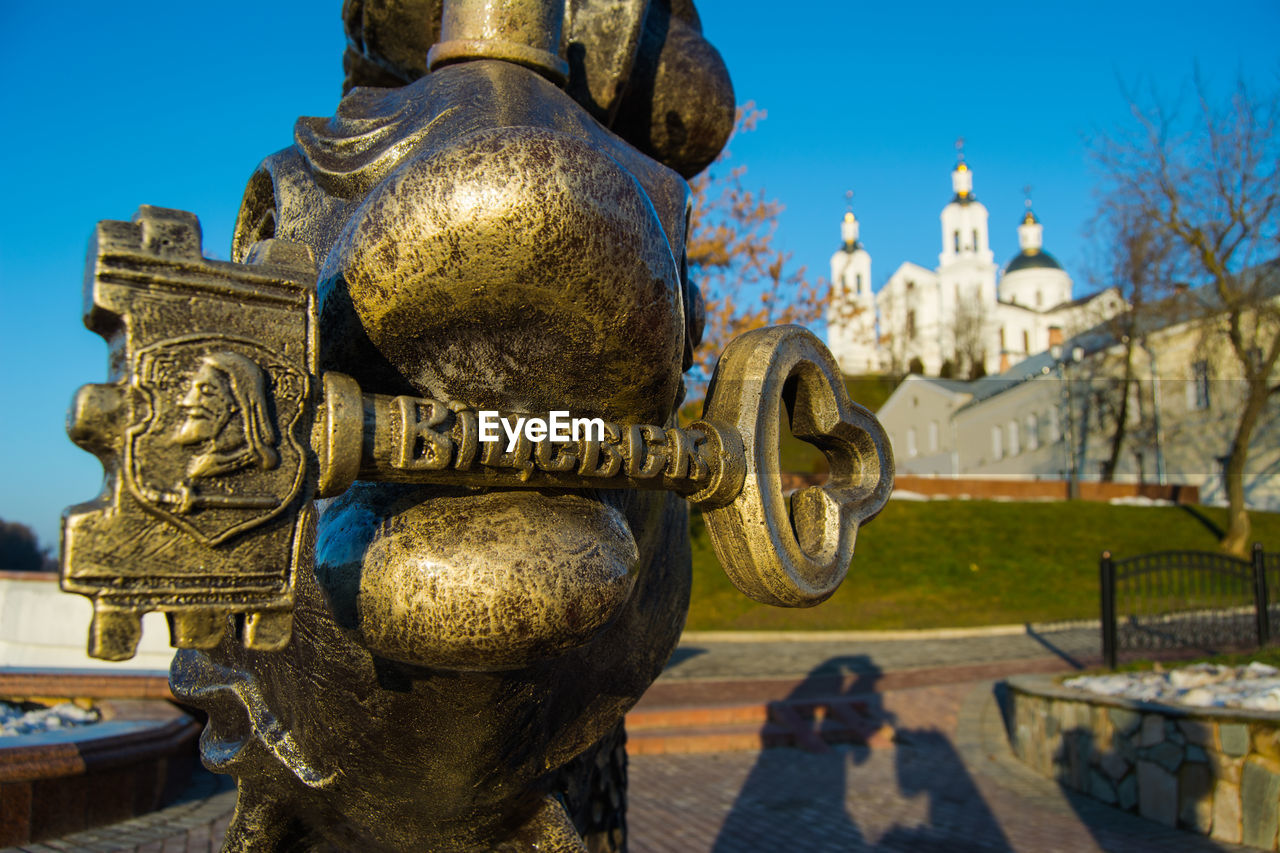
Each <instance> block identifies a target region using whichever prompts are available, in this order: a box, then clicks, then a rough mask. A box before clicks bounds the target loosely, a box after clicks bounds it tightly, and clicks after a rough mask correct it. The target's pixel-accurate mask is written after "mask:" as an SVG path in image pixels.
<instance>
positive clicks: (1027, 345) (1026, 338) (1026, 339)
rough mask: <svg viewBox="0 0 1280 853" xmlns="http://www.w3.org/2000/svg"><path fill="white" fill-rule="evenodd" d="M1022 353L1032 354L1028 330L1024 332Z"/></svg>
mask: <svg viewBox="0 0 1280 853" xmlns="http://www.w3.org/2000/svg"><path fill="white" fill-rule="evenodd" d="M1022 351H1023V352H1025V353H1029V352H1031V335H1030V334H1029V333H1028V332H1027V330H1026V329H1023V330H1022Z"/></svg>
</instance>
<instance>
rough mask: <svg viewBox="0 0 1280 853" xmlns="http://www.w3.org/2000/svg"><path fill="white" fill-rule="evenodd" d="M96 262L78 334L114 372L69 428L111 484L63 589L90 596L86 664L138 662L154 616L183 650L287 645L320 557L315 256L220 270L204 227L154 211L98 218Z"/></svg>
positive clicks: (78, 509) (75, 510)
mask: <svg viewBox="0 0 1280 853" xmlns="http://www.w3.org/2000/svg"><path fill="white" fill-rule="evenodd" d="M89 259H90V263H89V266H88V269H87V271H86V276H85V324H86V325H87V326H88V327H89V328H90V329H92V330H93V331H95V332H97V333H98V334H100V335H102V336H103V337H104V338H106V339H107V340H108V341H109V342H110V344H111V353H112V355H111V359H110V361H109V365H110V374H109V380H108V381H107V382H105V383H101V384H93V385H86V386H84V387H83V388H81V389H80V391H79V392H78V393H77V394H76V396H75V399H74V400H73V402H72V410H71V414H70V416H69V417H68V431H69V433H70V435H71V437H72V439H73V440H74V441H75V442H76V443H77V444H79V445H80V446H81V447H83V448H84V449H85V450H88V451H90V452H92V453H94V454H95V455H97V456H98V458H99V459H101V460H102V462H103V468H104V471H105V474H106V478H105V483H104V488H103V491H102V493H101V494H100V495H99V496H98V497H97V498H96V499H94V500H92V501H89V502H86V503H82V504H77V505H75V506H71V507H68V508H67V509H66V511H65V512H64V513H63V531H62V588H63V589H64V590H66V591H67V592H74V593H78V594H80V595H85V596H88V597H89V598H91V599H92V600H93V608H94V616H93V622H92V623H91V626H90V630H89V654H91V655H93V656H94V657H99V658H104V659H107V660H127V659H128V658H130V657H132V656H133V654H134V650H135V649H136V648H137V643H138V639H139V637H140V636H141V617H142V614H144V613H147V612H150V611H156V610H159V611H163V612H164V613H166V614H167V615H168V617H169V630H170V635H171V637H170V638H171V642H172V643H173V644H174V645H175V646H178V647H179V648H210V647H212V646H215V645H217V644H218V642H220V640H221V637H222V636H223V634H224V633H226V631H227V630H229V629H230V630H234V631H235V632H236V633H237V634H239V635H240V636H241V638H242V639H243V641H244V643H245V645H246V646H247V647H249V648H253V649H262V650H267V649H279V648H282V647H283V646H285V645H286V644H287V643H288V642H289V637H290V632H291V630H292V629H291V625H292V615H291V611H292V608H293V590H294V583H295V579H296V577H297V575H298V572H299V571H306V570H307V566H308V565H309V561H310V559H311V550H310V548H311V546H310V545H309V544H308V543H309V540H308V538H307V537H308V536H309V530H310V528H311V524H312V522H311V518H312V515H313V513H312V511H311V503H310V501H311V497H312V495H313V494H314V491H315V483H314V480H315V476H316V468H317V463H316V460H315V455H314V453H313V452H312V451H311V449H310V441H309V438H310V428H311V420H310V419H311V407H312V405H313V404H312V401H311V400H310V396H311V388H312V387H313V383H314V382H315V376H316V370H317V359H318V347H317V344H316V298H315V270H314V264H313V263H312V260H311V255H310V252H309V251H308V250H307V249H306V247H305V246H301V245H299V244H293V243H288V242H286V241H282V240H265V241H262V242H260V243H256V244H254V246H253V247H251V248H250V250H249V252H248V254H247V256H246V257H245V263H229V262H226V261H218V260H212V259H209V258H205V257H204V256H203V254H202V253H201V248H200V223H199V221H198V220H197V219H196V217H195V216H193V215H191V214H189V213H186V212H184V211H178V210H164V209H161V208H155V207H145V206H144V207H143V208H141V209H140V210H139V211H138V215H137V216H136V217H134V220H133V221H132V222H114V221H106V222H100V223H98V228H97V230H96V231H95V233H94V240H93V243H92V244H91V247H90V253H89ZM228 616H236V617H237V618H236V619H228V618H227V617H228Z"/></svg>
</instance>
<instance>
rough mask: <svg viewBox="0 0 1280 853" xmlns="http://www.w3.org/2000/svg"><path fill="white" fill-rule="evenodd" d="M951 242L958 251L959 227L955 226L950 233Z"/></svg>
mask: <svg viewBox="0 0 1280 853" xmlns="http://www.w3.org/2000/svg"><path fill="white" fill-rule="evenodd" d="M951 242H952V243H953V244H954V245H955V250H956V251H957V252H958V251H960V229H959V228H957V229H956V230H955V231H954V232H953V233H952V235H951Z"/></svg>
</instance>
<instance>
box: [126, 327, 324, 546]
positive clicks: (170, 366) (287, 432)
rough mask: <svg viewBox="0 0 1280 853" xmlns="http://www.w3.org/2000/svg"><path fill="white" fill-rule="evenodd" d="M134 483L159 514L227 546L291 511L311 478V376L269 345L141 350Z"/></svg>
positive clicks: (230, 342)
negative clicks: (304, 438) (307, 439)
mask: <svg viewBox="0 0 1280 853" xmlns="http://www.w3.org/2000/svg"><path fill="white" fill-rule="evenodd" d="M131 390H132V392H133V393H132V394H131V406H130V408H131V414H132V418H131V423H130V426H129V432H128V434H129V439H128V443H127V445H126V447H127V449H126V454H127V455H126V465H125V475H126V482H127V484H128V487H129V491H130V492H132V493H133V496H134V497H135V498H136V499H137V500H138V502H139V503H141V504H142V505H143V506H144V507H146V508H147V510H149V511H150V512H152V513H153V514H155V515H157V516H159V517H160V518H162V519H164V520H165V521H167V522H169V523H170V524H172V525H174V526H176V527H178V528H180V529H182V530H184V531H185V532H187V533H188V534H190V535H191V536H193V537H195V538H196V539H198V540H199V541H200V542H202V543H203V544H206V545H211V546H212V545H218V544H221V543H223V542H225V541H227V540H228V539H230V538H232V537H234V536H236V535H238V534H240V533H244V532H245V531H247V530H250V529H252V528H254V527H257V526H259V525H261V524H263V523H265V522H267V521H269V520H270V519H272V518H273V517H275V516H276V515H278V514H279V513H280V512H282V511H283V510H284V508H285V507H286V506H288V505H289V503H290V502H291V501H292V500H293V499H294V497H295V496H296V495H297V494H298V491H299V490H300V489H301V487H302V483H303V479H304V475H305V457H304V450H303V447H302V445H301V443H300V442H299V440H298V438H297V436H296V434H295V431H296V428H297V426H298V423H299V421H300V420H301V419H302V414H303V407H304V403H305V401H306V399H307V377H306V376H305V375H304V374H302V373H301V372H299V371H298V370H297V369H295V368H293V367H291V366H289V365H288V364H286V363H285V362H284V361H283V360H282V359H280V357H279V356H277V355H275V354H274V353H273V352H272V351H271V350H270V349H268V348H267V347H266V346H265V345H264V344H262V343H259V342H257V341H253V340H249V339H246V338H235V337H227V336H198V335H193V336H187V337H179V338H171V339H169V340H165V341H160V342H158V343H155V344H152V345H151V346H148V347H146V348H144V349H143V350H141V351H140V352H139V353H138V355H137V367H136V370H135V373H134V377H133V383H132V389H131Z"/></svg>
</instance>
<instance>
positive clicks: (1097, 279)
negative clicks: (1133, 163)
mask: <svg viewBox="0 0 1280 853" xmlns="http://www.w3.org/2000/svg"><path fill="white" fill-rule="evenodd" d="M1090 230H1091V236H1092V237H1093V239H1094V240H1095V242H1096V243H1097V244H1100V245H1102V246H1103V247H1104V249H1103V252H1104V255H1103V260H1102V262H1101V264H1099V265H1098V267H1097V268H1095V269H1094V270H1093V271H1092V272H1091V274H1090V276H1091V278H1093V280H1094V284H1095V285H1097V286H1099V287H1115V288H1116V289H1117V290H1118V291H1119V292H1120V296H1121V297H1122V298H1123V299H1124V301H1125V305H1126V308H1125V310H1124V311H1122V312H1120V313H1118V314H1115V315H1114V316H1111V317H1108V318H1106V319H1105V320H1103V322H1102V324H1101V325H1102V327H1103V328H1104V329H1105V330H1106V332H1107V333H1108V335H1109V337H1111V338H1112V339H1113V340H1115V341H1117V342H1118V344H1119V353H1118V356H1117V357H1116V358H1112V359H1098V360H1096V363H1097V365H1098V366H1099V375H1097V376H1095V377H1092V378H1093V380H1094V381H1093V382H1092V383H1091V384H1092V385H1093V387H1094V389H1095V396H1096V399H1095V401H1094V405H1093V409H1094V411H1095V413H1096V417H1097V423H1098V424H1099V426H1100V427H1101V429H1102V430H1103V431H1104V432H1105V433H1106V434H1107V439H1106V443H1107V450H1106V459H1105V460H1104V461H1103V462H1102V466H1101V479H1103V480H1105V481H1107V482H1110V481H1113V480H1114V479H1115V476H1116V469H1117V468H1118V467H1119V465H1120V459H1121V456H1122V454H1123V452H1124V447H1125V439H1126V438H1127V437H1128V436H1129V430H1130V428H1131V426H1132V424H1133V421H1134V418H1133V409H1135V408H1137V406H1138V405H1139V401H1140V395H1139V394H1138V393H1137V391H1138V388H1139V383H1138V375H1137V366H1136V365H1135V364H1134V354H1135V352H1136V351H1137V350H1138V349H1139V347H1141V346H1143V344H1144V343H1145V335H1146V333H1147V331H1148V330H1149V329H1151V328H1152V327H1154V326H1156V325H1158V324H1159V322H1160V318H1161V317H1162V316H1163V315H1164V314H1165V312H1166V307H1167V306H1166V304H1165V300H1166V299H1167V297H1168V295H1169V293H1170V288H1171V287H1172V283H1173V279H1174V275H1173V269H1172V267H1171V265H1170V261H1171V260H1172V257H1173V252H1172V241H1171V239H1170V237H1169V234H1168V233H1167V232H1166V230H1165V229H1163V228H1161V227H1160V226H1159V225H1158V224H1157V223H1156V222H1155V221H1154V220H1152V219H1151V218H1150V217H1148V216H1147V215H1146V214H1145V213H1144V212H1143V211H1142V210H1141V209H1139V208H1136V207H1134V206H1132V205H1130V204H1128V203H1127V200H1126V199H1124V198H1117V197H1115V196H1110V197H1106V196H1104V197H1102V198H1101V199H1100V206H1099V209H1098V212H1097V214H1096V215H1095V217H1094V220H1093V223H1092V227H1091V229H1090Z"/></svg>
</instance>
